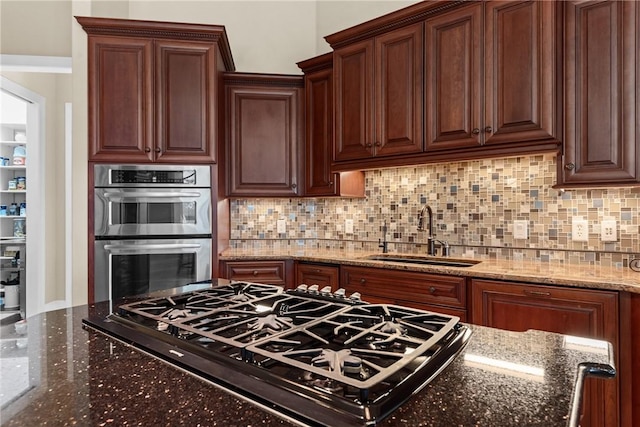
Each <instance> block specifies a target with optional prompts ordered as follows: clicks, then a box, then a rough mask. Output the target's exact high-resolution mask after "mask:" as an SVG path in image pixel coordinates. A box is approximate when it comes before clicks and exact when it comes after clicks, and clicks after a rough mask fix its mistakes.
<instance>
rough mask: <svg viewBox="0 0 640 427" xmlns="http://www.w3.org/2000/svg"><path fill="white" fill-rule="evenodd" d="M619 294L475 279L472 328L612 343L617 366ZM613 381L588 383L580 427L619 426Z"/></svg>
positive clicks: (472, 291)
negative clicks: (546, 333) (532, 331)
mask: <svg viewBox="0 0 640 427" xmlns="http://www.w3.org/2000/svg"><path fill="white" fill-rule="evenodd" d="M618 304H619V303H618V293H617V292H612V291H599V290H590V289H573V288H565V287H556V286H542V285H530V284H526V283H511V282H498V281H489V280H476V279H474V280H472V282H471V305H472V306H471V310H472V312H471V321H472V323H475V324H478V325H483V326H490V327H493V328H500V329H506V330H510V331H526V330H528V329H538V330H543V331H549V332H556V333H560V334H569V335H576V336H580V337H586V338H598V339H604V340H607V341H609V342H611V343H612V344H613V348H614V352H615V355H616V359H617V361H616V366H618V364H619V362H618V361H619V360H620V355H619V349H620V346H619V332H618V308H619V307H618ZM619 377H620V376H619V375H618V377H617V378H616V379H615V380H599V379H598V380H595V379H588V380H587V381H586V383H585V393H584V400H583V405H582V407H583V417H582V420H581V422H580V425H581V426H582V427H588V426H591V427H600V426H617V425H619V416H618V407H619V404H618V401H619V398H618V395H619V393H618V387H619V381H620V378H619Z"/></svg>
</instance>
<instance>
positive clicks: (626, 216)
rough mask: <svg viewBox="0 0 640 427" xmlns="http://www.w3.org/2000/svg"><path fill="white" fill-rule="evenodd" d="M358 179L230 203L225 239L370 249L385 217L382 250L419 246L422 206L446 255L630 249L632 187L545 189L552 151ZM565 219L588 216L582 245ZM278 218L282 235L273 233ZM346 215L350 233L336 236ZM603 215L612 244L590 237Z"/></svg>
mask: <svg viewBox="0 0 640 427" xmlns="http://www.w3.org/2000/svg"><path fill="white" fill-rule="evenodd" d="M365 177H366V184H365V185H366V189H365V193H366V197H365V198H363V199H344V198H301V199H239V200H233V201H232V202H231V246H232V247H236V248H249V247H250V248H255V249H266V248H294V247H305V248H329V249H330V248H346V249H359V248H362V249H366V250H379V249H378V247H377V245H378V239H380V238H382V237H383V234H382V225H383V223H384V222H385V221H386V222H387V227H388V232H387V240H388V241H389V242H390V243H389V249H390V251H391V252H408V253H425V252H426V245H425V242H426V239H427V233H426V232H418V231H417V219H418V214H419V212H420V209H421V208H422V206H423V205H425V204H428V205H430V206H431V208H432V209H433V213H434V215H433V216H434V235H435V237H436V238H437V239H440V240H443V241H447V242H448V243H449V244H450V245H451V254H452V255H453V256H471V255H473V256H475V257H489V258H524V259H532V260H533V259H537V260H540V261H544V262H553V263H588V264H592V265H608V266H609V265H610V266H626V265H627V262H628V260H629V259H630V258H633V257H634V256H635V255H636V254H638V253H640V246H639V244H640V241H639V240H640V239H639V237H638V231H639V227H640V220H639V219H638V215H637V212H638V206H639V205H640V202H639V200H640V189H635V188H614V189H580V190H567V191H560V190H558V189H554V188H552V186H553V185H554V183H555V182H556V158H555V156H554V155H553V154H545V155H535V156H529V157H517V158H505V159H488V160H477V161H468V162H459V163H447V164H434V165H424V166H417V167H405V168H396V169H381V170H372V171H367V172H365ZM573 217H581V218H582V219H586V220H588V223H589V241H588V242H574V241H572V239H571V221H572V218H573ZM279 219H284V220H285V222H286V226H287V231H286V233H277V230H276V222H277V220H279ZM346 219H352V220H353V224H354V226H353V234H346V233H345V220H346ZM603 219H615V220H616V221H617V226H618V230H617V233H618V240H617V241H616V242H601V241H600V222H601V221H602V220H603ZM514 220H526V221H528V224H529V227H528V231H529V238H528V239H526V240H524V239H514V234H513V221H514Z"/></svg>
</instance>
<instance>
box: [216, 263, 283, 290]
mask: <svg viewBox="0 0 640 427" xmlns="http://www.w3.org/2000/svg"><path fill="white" fill-rule="evenodd" d="M291 270H293V261H283V260H275V261H221V262H220V277H222V278H223V279H229V280H240V281H246V282H254V283H265V284H269V285H279V286H285V287H290V285H289V282H288V280H289V278H291V277H292V275H293V274H292V271H291Z"/></svg>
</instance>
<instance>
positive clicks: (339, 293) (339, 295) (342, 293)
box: [333, 288, 347, 298]
mask: <svg viewBox="0 0 640 427" xmlns="http://www.w3.org/2000/svg"><path fill="white" fill-rule="evenodd" d="M346 293H347V291H345V290H344V288H340V289H338V290H337V291H335V292H334V293H333V296H334V297H336V298H344V296H345V294H346Z"/></svg>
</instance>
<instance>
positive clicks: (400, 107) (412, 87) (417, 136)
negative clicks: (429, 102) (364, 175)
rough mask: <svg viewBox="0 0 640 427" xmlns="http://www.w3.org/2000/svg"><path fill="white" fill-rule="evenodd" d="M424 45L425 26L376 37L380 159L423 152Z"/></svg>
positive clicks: (376, 147)
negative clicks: (381, 157)
mask: <svg viewBox="0 0 640 427" xmlns="http://www.w3.org/2000/svg"><path fill="white" fill-rule="evenodd" d="M422 43H423V26H422V24H417V25H412V26H409V27H406V28H402V29H400V30H396V31H392V32H390V33H387V34H384V35H381V36H378V37H376V38H375V51H374V52H375V77H374V81H375V88H376V90H375V123H376V127H375V137H374V139H373V145H374V153H375V155H376V156H389V155H394V154H408V153H420V152H422V149H423V147H422V141H423V135H422V98H423V90H422V81H423V78H422V75H423V66H422ZM369 142H371V141H369Z"/></svg>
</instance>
